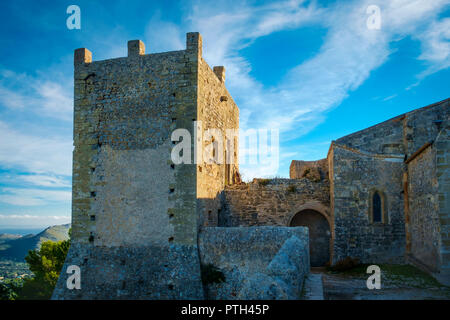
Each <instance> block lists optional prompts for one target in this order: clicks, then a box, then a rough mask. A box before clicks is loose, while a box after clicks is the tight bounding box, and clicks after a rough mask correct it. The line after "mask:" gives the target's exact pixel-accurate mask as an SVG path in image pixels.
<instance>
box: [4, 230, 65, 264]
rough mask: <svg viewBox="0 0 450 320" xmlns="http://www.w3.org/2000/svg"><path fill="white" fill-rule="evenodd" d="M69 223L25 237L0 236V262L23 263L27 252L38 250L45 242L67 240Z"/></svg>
mask: <svg viewBox="0 0 450 320" xmlns="http://www.w3.org/2000/svg"><path fill="white" fill-rule="evenodd" d="M69 228H70V223H68V224H63V225H59V226H52V227H48V228H47V229H45V230H44V231H42V232H40V233H38V234H36V235H33V234H29V235H26V236H19V235H11V234H5V233H3V234H0V260H14V261H20V262H22V261H24V259H25V256H26V255H27V254H28V251H29V250H34V249H38V248H40V247H41V244H42V242H45V241H49V240H50V241H62V240H67V239H69V234H68V232H69Z"/></svg>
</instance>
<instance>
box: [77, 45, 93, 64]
mask: <svg viewBox="0 0 450 320" xmlns="http://www.w3.org/2000/svg"><path fill="white" fill-rule="evenodd" d="M91 62H92V52H90V51H89V50H88V49H86V48H79V49H75V54H74V59H73V63H74V65H75V66H76V65H79V64H84V63H91Z"/></svg>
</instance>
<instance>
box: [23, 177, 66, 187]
mask: <svg viewBox="0 0 450 320" xmlns="http://www.w3.org/2000/svg"><path fill="white" fill-rule="evenodd" d="M18 178H19V179H21V180H23V181H25V182H28V183H30V184H32V185H35V186H42V187H52V188H70V187H71V184H70V183H69V182H68V181H67V180H68V179H65V178H63V177H55V176H51V175H40V174H33V175H21V176H19V177H18Z"/></svg>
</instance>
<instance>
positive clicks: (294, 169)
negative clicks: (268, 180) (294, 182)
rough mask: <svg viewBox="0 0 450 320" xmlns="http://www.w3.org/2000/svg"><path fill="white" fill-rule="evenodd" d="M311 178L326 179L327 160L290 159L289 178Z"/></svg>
mask: <svg viewBox="0 0 450 320" xmlns="http://www.w3.org/2000/svg"><path fill="white" fill-rule="evenodd" d="M305 177H307V178H313V179H316V180H322V179H328V160H327V159H321V160H317V161H301V160H292V162H291V166H290V167H289V178H291V179H301V178H305Z"/></svg>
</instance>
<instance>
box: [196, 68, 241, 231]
mask: <svg viewBox="0 0 450 320" xmlns="http://www.w3.org/2000/svg"><path fill="white" fill-rule="evenodd" d="M214 70H215V71H213V70H212V69H211V68H210V67H209V66H208V64H207V63H206V61H205V60H203V59H201V60H200V61H199V83H198V110H197V114H198V117H197V118H198V120H199V121H201V129H200V128H199V132H201V135H199V136H198V137H197V138H200V140H201V141H202V145H201V147H202V148H199V149H198V150H197V152H199V153H201V152H202V155H201V159H202V160H201V161H199V163H197V198H198V214H199V217H200V224H201V225H206V226H207V225H211V226H217V219H218V213H219V210H220V206H221V203H220V197H219V194H220V193H221V192H222V190H223V189H224V188H225V186H226V185H228V184H232V183H233V182H234V181H233V178H234V177H235V175H236V173H237V172H238V171H239V161H238V159H239V158H238V157H239V153H238V150H239V136H238V130H239V109H238V107H237V106H236V104H235V102H234V101H233V98H232V97H231V95H230V94H229V92H228V90H227V89H226V87H225V69H224V67H214ZM208 130H209V131H208ZM230 133H233V134H237V135H230ZM198 159H200V156H199V157H198Z"/></svg>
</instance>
